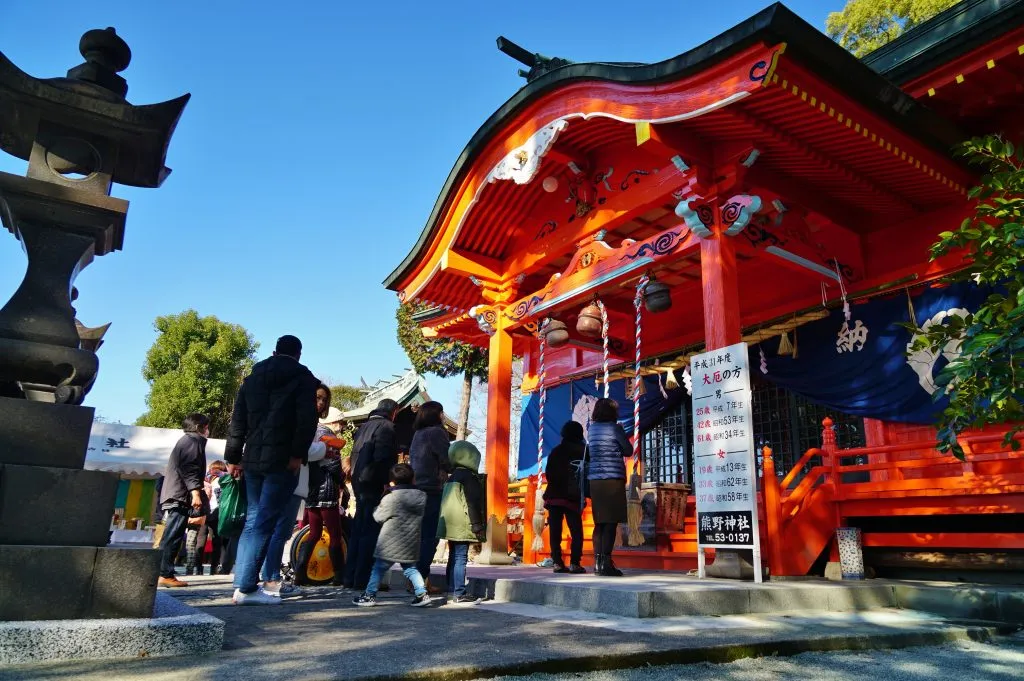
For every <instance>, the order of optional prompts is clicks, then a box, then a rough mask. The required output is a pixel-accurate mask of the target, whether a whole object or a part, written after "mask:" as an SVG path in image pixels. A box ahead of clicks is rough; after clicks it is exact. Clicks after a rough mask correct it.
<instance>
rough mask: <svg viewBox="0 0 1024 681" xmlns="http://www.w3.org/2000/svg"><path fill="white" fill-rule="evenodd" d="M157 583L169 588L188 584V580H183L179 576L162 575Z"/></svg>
mask: <svg viewBox="0 0 1024 681" xmlns="http://www.w3.org/2000/svg"><path fill="white" fill-rule="evenodd" d="M156 585H157V586H165V587H167V588H168V589H175V588H180V587H183V586H188V582H183V581H181V580H180V579H178V578H177V577H161V578H160V579H158V580H157V582H156Z"/></svg>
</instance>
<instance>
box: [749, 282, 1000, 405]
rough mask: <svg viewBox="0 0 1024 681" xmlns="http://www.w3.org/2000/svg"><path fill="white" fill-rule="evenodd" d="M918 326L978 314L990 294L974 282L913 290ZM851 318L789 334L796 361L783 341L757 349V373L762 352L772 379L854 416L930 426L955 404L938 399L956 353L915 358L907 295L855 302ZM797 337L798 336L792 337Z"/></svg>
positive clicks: (835, 317)
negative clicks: (940, 381)
mask: <svg viewBox="0 0 1024 681" xmlns="http://www.w3.org/2000/svg"><path fill="white" fill-rule="evenodd" d="M912 294H913V295H912V298H911V302H912V304H913V309H914V317H915V319H914V323H915V324H916V326H917V327H918V328H920V327H922V326H923V325H926V324H929V325H930V324H941V323H942V322H943V320H944V319H945V318H947V317H948V316H949V315H963V314H966V313H967V312H973V311H975V310H977V308H978V306H979V305H980V304H981V303H982V302H984V300H985V298H986V297H987V296H988V295H989V291H988V289H981V288H979V287H977V286H974V285H970V284H956V285H953V286H949V287H944V288H924V289H918V290H917V291H914V292H912ZM851 313H852V314H851V317H850V321H849V322H848V323H847V329H846V330H845V331H844V330H843V324H844V322H846V320H845V319H844V316H843V311H842V310H834V311H832V312H831V314H829V316H828V317H826V318H824V319H821V320H819V321H816V322H812V323H810V324H807V325H805V326H801V327H800V328H799V329H797V330H796V331H795V332H790V340H791V341H792V342H793V344H794V345H796V346H797V349H798V354H797V357H796V358H793V357H790V356H779V354H778V348H779V342H780V341H779V339H778V338H775V339H772V340H770V341H766V342H764V343H761V344H753V345H751V346H750V367H751V371H754V372H759V367H760V364H761V359H760V351H762V350H763V351H764V354H765V358H766V360H767V362H766V363H767V367H768V373H767V375H766V376H765V378H767V379H768V380H769V381H771V382H772V383H774V384H775V385H778V386H780V387H782V388H785V389H787V390H791V391H792V392H795V393H797V394H799V395H802V396H803V397H805V398H807V399H808V400H810V401H812V402H815V403H817V404H821V405H824V406H827V407H831V408H833V409H835V410H836V411H840V412H843V413H846V414H850V415H852V416H860V417H866V418H875V419H882V420H885V421H896V422H903V423H920V424H930V423H934V422H935V418H936V416H937V415H938V413H939V412H941V411H942V409H944V408H945V406H946V404H947V403H948V399H946V398H940V399H938V400H935V399H933V395H935V396H938V395H939V394H940V393H941V392H942V391H941V389H938V388H937V387H936V386H935V384H934V379H935V376H937V375H938V373H939V371H940V370H941V369H942V367H944V366H945V365H946V364H948V363H949V357H950V356H949V354H948V353H947V354H942V353H940V354H933V353H929V352H921V353H917V355H916V356H915V357H912V358H908V356H907V350H908V348H907V346H908V344H909V343H910V342H911V339H912V337H913V334H912V333H911V332H910V331H908V330H907V329H906V328H904V327H902V326H901V324H904V323H908V322H910V321H911V318H910V304H908V299H907V293H906V291H900V292H899V293H895V294H892V295H888V296H885V297H883V298H876V299H872V300H870V301H867V302H865V303H861V304H855V305H852V308H851ZM794 333H795V335H796V338H795V339H794V338H793V335H794Z"/></svg>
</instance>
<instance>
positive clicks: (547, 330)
mask: <svg viewBox="0 0 1024 681" xmlns="http://www.w3.org/2000/svg"><path fill="white" fill-rule="evenodd" d="M541 333H543V334H544V342H545V343H547V345H548V347H549V348H557V347H560V346H562V345H565V344H566V343H567V342H568V341H569V329H567V328H566V326H565V322H563V321H559V320H558V319H549V320H548V321H547V324H545V325H544V328H543V329H542V331H541Z"/></svg>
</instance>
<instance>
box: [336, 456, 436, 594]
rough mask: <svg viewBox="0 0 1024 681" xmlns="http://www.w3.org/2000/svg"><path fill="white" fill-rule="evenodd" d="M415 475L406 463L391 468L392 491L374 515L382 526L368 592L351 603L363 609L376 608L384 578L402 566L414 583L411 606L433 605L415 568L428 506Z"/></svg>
mask: <svg viewBox="0 0 1024 681" xmlns="http://www.w3.org/2000/svg"><path fill="white" fill-rule="evenodd" d="M414 480H415V475H414V474H413V469H412V466H410V465H409V464H407V463H399V464H395V465H394V466H393V467H392V468H391V482H392V485H393V486H392V487H391V491H389V492H388V493H387V494H386V495H384V498H383V499H382V500H381V502H380V505H378V506H377V508H376V510H374V512H373V519H374V520H375V521H376V522H378V523H380V525H381V528H380V535H379V536H378V537H377V546H376V548H375V549H374V552H373V557H374V563H373V569H372V570H370V579H369V581H368V582H367V584H366V591H364V592H363V593H362V594H361V595H359V596H356V597H355V598H354V599H353V600H352V603H354V604H355V605H358V606H360V607H367V606H374V605H377V589H378V587H379V586H380V580H381V578H382V577H383V576H384V575H385V574H387V572H388V570H390V569H391V566H392V565H394V564H395V563H398V564H399V565H401V566H402V571H403V572H404V573H405V576H406V578H407V579H408V580H409V581H410V582H412V586H413V599H412V600H411V601H410V602H409V605H411V606H413V607H414V608H423V607H426V606H428V605H430V597H429V596H427V586H426V584H425V583H424V581H423V576H422V575H420V571H419V569H418V568H417V567H416V559H417V558H418V557H419V553H420V542H421V540H422V539H421V535H420V526H421V525H422V523H423V512H424V510H425V509H426V505H427V493H426V492H424V491H423V490H421V489H417V487H416V485H415V484H413V481H414Z"/></svg>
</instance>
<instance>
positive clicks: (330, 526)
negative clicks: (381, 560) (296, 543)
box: [295, 383, 345, 586]
mask: <svg viewBox="0 0 1024 681" xmlns="http://www.w3.org/2000/svg"><path fill="white" fill-rule="evenodd" d="M316 401H317V408H318V410H319V412H320V415H321V418H324V417H326V416H327V410H328V408H329V407H330V405H331V389H330V388H328V387H327V386H326V385H324V384H322V383H321V384H320V387H319V388H317V389H316ZM323 438H328V439H332V438H334V432H333V431H331V429H330V428H328V427H327V426H326V425H324V424H320V425H318V426H317V431H316V436H315V437H314V441H319V440H322V439H323ZM343 477H344V476H343V473H342V472H341V460H340V457H339V455H338V452H337V450H334V449H333V448H330V447H329V448H328V454H327V456H326V457H325V458H324V459H323V460H322V461H321V462H320V465H312V466H310V467H309V494H308V496H307V497H306V512H307V513H306V517H307V519H308V520H309V535H308V539H306V541H304V542H302V546H300V547H299V555H298V559H299V560H298V565H296V566H295V583H296V584H297V585H300V586H301V585H303V584H308V577H307V576H306V571H307V570H308V569H309V561H310V559H311V558H312V556H313V549H314V548H316V545H317V543H318V542H319V541H320V536H321V535H322V534H323V530H324V528H326V529H327V532H328V534H329V535H330V549H329V550H330V557H331V566H332V567H333V568H334V578H333V579H332V580H331V584H333V585H334V586H340V585H341V582H342V574H343V572H344V568H345V553H344V551H343V550H342V548H341V546H342V535H341V516H340V515H339V512H338V504H339V502H340V500H341V489H342V484H343V483H344V479H343Z"/></svg>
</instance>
